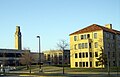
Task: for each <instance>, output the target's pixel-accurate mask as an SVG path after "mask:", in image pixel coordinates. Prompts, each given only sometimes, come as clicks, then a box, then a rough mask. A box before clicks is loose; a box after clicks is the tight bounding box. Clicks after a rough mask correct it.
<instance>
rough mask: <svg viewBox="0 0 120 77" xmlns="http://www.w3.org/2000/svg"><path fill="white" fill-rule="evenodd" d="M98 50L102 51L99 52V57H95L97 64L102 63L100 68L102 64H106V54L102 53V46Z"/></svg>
mask: <svg viewBox="0 0 120 77" xmlns="http://www.w3.org/2000/svg"><path fill="white" fill-rule="evenodd" d="M100 51H101V52H102V53H100V55H99V57H98V58H97V60H98V65H99V66H100V65H102V68H103V66H105V67H106V66H107V55H106V54H105V53H104V49H103V48H102V47H100Z"/></svg>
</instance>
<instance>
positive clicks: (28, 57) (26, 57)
mask: <svg viewBox="0 0 120 77" xmlns="http://www.w3.org/2000/svg"><path fill="white" fill-rule="evenodd" d="M33 61H34V58H33V55H32V54H31V53H30V52H29V51H27V50H26V51H25V52H24V53H22V54H21V59H20V63H21V64H23V65H26V68H27V70H28V69H30V73H31V64H32V62H33Z"/></svg>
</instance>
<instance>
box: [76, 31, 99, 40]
mask: <svg viewBox="0 0 120 77" xmlns="http://www.w3.org/2000/svg"><path fill="white" fill-rule="evenodd" d="M77 38H78V37H77V36H74V41H77ZM89 38H90V34H84V35H80V39H81V40H82V39H89ZM94 39H97V33H94Z"/></svg>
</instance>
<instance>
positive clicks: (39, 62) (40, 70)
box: [37, 36, 42, 72]
mask: <svg viewBox="0 0 120 77" xmlns="http://www.w3.org/2000/svg"><path fill="white" fill-rule="evenodd" d="M37 38H38V39H39V61H38V64H39V72H42V69H41V55H40V36H37Z"/></svg>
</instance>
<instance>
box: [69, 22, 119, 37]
mask: <svg viewBox="0 0 120 77" xmlns="http://www.w3.org/2000/svg"><path fill="white" fill-rule="evenodd" d="M98 30H103V31H106V32H111V33H114V34H120V31H117V30H114V29H109V28H106V27H103V26H100V25H97V24H92V25H90V26H88V27H86V28H83V29H81V30H78V31H76V32H73V33H71V34H70V35H74V34H81V33H87V32H93V31H98Z"/></svg>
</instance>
